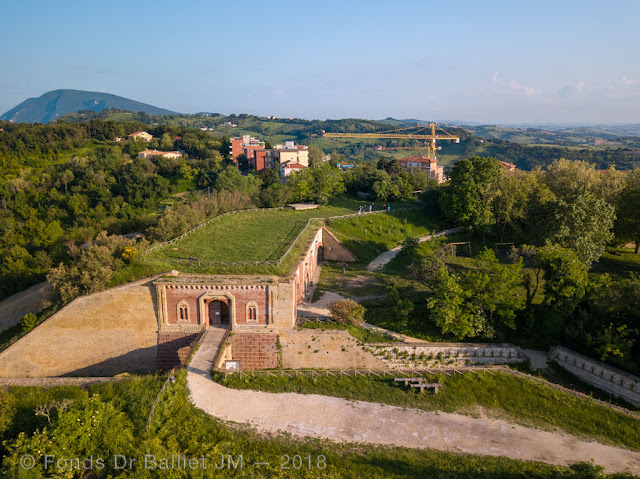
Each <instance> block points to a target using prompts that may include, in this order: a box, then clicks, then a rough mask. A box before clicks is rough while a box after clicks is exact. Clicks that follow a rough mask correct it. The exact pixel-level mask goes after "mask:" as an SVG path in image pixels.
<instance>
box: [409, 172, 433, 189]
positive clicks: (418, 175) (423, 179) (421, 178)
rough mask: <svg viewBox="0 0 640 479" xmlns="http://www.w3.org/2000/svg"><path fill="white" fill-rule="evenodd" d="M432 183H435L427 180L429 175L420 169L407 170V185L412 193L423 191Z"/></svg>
mask: <svg viewBox="0 0 640 479" xmlns="http://www.w3.org/2000/svg"><path fill="white" fill-rule="evenodd" d="M432 182H433V183H435V180H432V179H431V178H429V173H427V172H426V171H425V170H423V169H422V168H417V167H414V168H410V169H409V183H410V184H411V188H412V189H413V191H424V190H426V189H427V188H428V187H429V186H430V184H431V183H432Z"/></svg>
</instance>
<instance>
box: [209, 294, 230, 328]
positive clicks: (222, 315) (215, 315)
mask: <svg viewBox="0 0 640 479" xmlns="http://www.w3.org/2000/svg"><path fill="white" fill-rule="evenodd" d="M207 306H208V309H209V325H211V326H213V325H215V326H220V325H222V326H227V325H228V324H229V305H228V304H227V302H226V301H219V300H214V301H210V302H209V303H208V304H207Z"/></svg>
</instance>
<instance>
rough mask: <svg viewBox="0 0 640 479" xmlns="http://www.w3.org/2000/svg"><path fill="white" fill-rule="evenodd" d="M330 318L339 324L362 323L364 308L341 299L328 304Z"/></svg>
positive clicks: (353, 302) (348, 300)
mask: <svg viewBox="0 0 640 479" xmlns="http://www.w3.org/2000/svg"><path fill="white" fill-rule="evenodd" d="M329 312H330V313H331V317H332V318H333V319H334V320H335V321H337V322H338V323H340V324H356V325H357V324H362V323H364V313H365V308H364V306H362V305H361V304H358V303H356V302H355V301H352V300H350V299H341V300H338V301H333V302H332V303H329Z"/></svg>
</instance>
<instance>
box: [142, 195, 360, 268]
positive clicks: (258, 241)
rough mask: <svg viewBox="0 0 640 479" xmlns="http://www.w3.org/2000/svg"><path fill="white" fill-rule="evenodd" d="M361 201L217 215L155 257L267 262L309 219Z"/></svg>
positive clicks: (348, 209) (337, 213)
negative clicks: (305, 208)
mask: <svg viewBox="0 0 640 479" xmlns="http://www.w3.org/2000/svg"><path fill="white" fill-rule="evenodd" d="M359 204H360V203H358V202H356V201H355V200H349V199H346V198H339V199H336V200H335V201H332V202H330V204H329V205H328V206H320V207H319V208H317V209H314V210H302V211H294V210H292V209H288V208H287V209H279V210H258V211H255V210H252V211H245V212H241V213H237V214H232V215H226V216H222V217H220V218H218V219H217V220H215V221H214V222H213V223H211V224H210V225H208V226H206V227H205V228H202V229H200V230H198V231H196V232H194V233H191V234H190V235H189V236H187V237H186V238H185V239H183V240H182V241H180V242H179V243H176V244H174V245H170V246H168V247H164V248H163V249H161V250H160V251H157V252H154V253H153V254H152V255H151V257H152V258H155V259H160V260H162V259H169V258H174V259H188V258H189V256H193V257H194V258H195V259H198V260H203V261H267V260H271V261H274V260H277V259H278V258H280V257H281V256H282V255H283V254H284V253H285V252H286V250H287V248H288V247H289V246H290V245H291V243H292V242H293V240H294V239H295V238H296V236H298V234H299V233H300V231H302V229H303V228H304V226H305V225H306V224H307V221H308V220H309V218H326V217H329V216H341V215H348V214H353V213H355V212H357V209H358V205H359Z"/></svg>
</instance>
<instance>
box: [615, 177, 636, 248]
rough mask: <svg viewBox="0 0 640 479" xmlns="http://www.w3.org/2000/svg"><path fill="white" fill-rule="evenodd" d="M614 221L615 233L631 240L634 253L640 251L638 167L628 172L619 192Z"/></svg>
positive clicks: (625, 239)
mask: <svg viewBox="0 0 640 479" xmlns="http://www.w3.org/2000/svg"><path fill="white" fill-rule="evenodd" d="M617 204H618V208H617V221H616V223H615V231H616V235H617V236H618V237H619V238H620V239H622V240H624V241H633V242H634V243H635V245H636V247H635V252H636V254H638V253H640V169H635V170H633V171H632V172H631V173H629V174H628V177H627V182H626V185H625V187H624V189H623V190H622V192H621V193H620V197H619V199H618V203H617Z"/></svg>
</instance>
